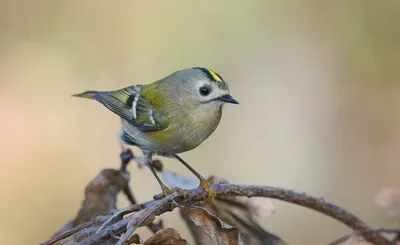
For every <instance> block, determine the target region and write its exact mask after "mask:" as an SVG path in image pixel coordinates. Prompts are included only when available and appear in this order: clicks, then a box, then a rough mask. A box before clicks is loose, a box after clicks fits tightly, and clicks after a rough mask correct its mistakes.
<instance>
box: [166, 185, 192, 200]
mask: <svg viewBox="0 0 400 245" xmlns="http://www.w3.org/2000/svg"><path fill="white" fill-rule="evenodd" d="M161 188H162V192H163V194H162V195H163V197H166V196H169V195H171V194H174V193H178V194H180V195H181V196H183V198H186V194H185V191H183V190H182V189H181V188H177V187H175V188H173V189H172V190H171V189H170V188H168V186H166V185H162V186H161Z"/></svg>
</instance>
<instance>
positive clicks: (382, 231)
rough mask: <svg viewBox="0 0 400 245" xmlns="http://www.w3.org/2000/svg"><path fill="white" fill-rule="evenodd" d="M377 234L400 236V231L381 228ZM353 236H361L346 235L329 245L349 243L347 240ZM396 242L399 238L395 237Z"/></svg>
mask: <svg viewBox="0 0 400 245" xmlns="http://www.w3.org/2000/svg"><path fill="white" fill-rule="evenodd" d="M376 232H377V233H388V234H396V235H397V236H398V235H400V229H398V228H392V229H390V228H380V229H377V230H376ZM353 235H358V236H359V235H360V234H358V233H356V234H354V232H353V234H350V235H345V236H342V237H339V238H338V239H336V240H334V241H332V242H330V243H328V245H338V244H341V243H343V242H345V241H347V240H348V239H349V238H350V237H351V236H353ZM394 240H395V242H396V241H397V237H395V239H394Z"/></svg>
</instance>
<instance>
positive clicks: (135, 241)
mask: <svg viewBox="0 0 400 245" xmlns="http://www.w3.org/2000/svg"><path fill="white" fill-rule="evenodd" d="M142 243H143V242H142V239H140V236H139V234H133V235H132V236H131V237H130V238H129V240H128V244H142Z"/></svg>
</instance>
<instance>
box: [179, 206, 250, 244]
mask: <svg viewBox="0 0 400 245" xmlns="http://www.w3.org/2000/svg"><path fill="white" fill-rule="evenodd" d="M186 212H187V214H188V216H189V218H190V219H191V220H192V221H193V222H194V223H195V224H196V225H197V226H198V227H200V228H201V229H202V230H203V231H204V232H205V233H206V234H207V235H208V236H210V238H211V239H212V240H213V241H214V242H215V243H216V244H218V245H220V244H221V245H222V244H224V245H225V244H231V245H243V241H242V237H241V234H240V231H239V229H237V228H235V227H233V226H230V225H228V224H225V223H224V222H222V221H221V220H220V219H218V218H217V217H216V216H214V215H212V214H211V213H209V212H208V211H207V210H206V209H204V208H200V207H196V208H190V209H188V210H186Z"/></svg>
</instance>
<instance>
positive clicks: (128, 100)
mask: <svg viewBox="0 0 400 245" xmlns="http://www.w3.org/2000/svg"><path fill="white" fill-rule="evenodd" d="M141 90H142V86H141V85H137V86H130V87H127V88H123V89H120V90H116V91H109V92H98V91H87V92H84V93H81V94H76V95H74V96H77V97H82V98H89V99H95V100H97V101H98V102H100V103H101V104H103V105H104V106H105V107H107V108H108V109H109V110H111V111H112V112H114V113H115V114H117V115H118V116H120V117H121V118H123V119H125V120H127V121H128V122H129V123H131V124H133V125H134V126H135V127H137V128H138V129H139V130H141V131H142V132H151V131H158V130H162V129H164V128H165V127H166V126H167V125H166V122H165V116H164V113H163V111H162V110H160V109H157V108H155V107H154V106H153V105H152V101H149V100H146V98H145V97H143V95H142V93H141Z"/></svg>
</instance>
